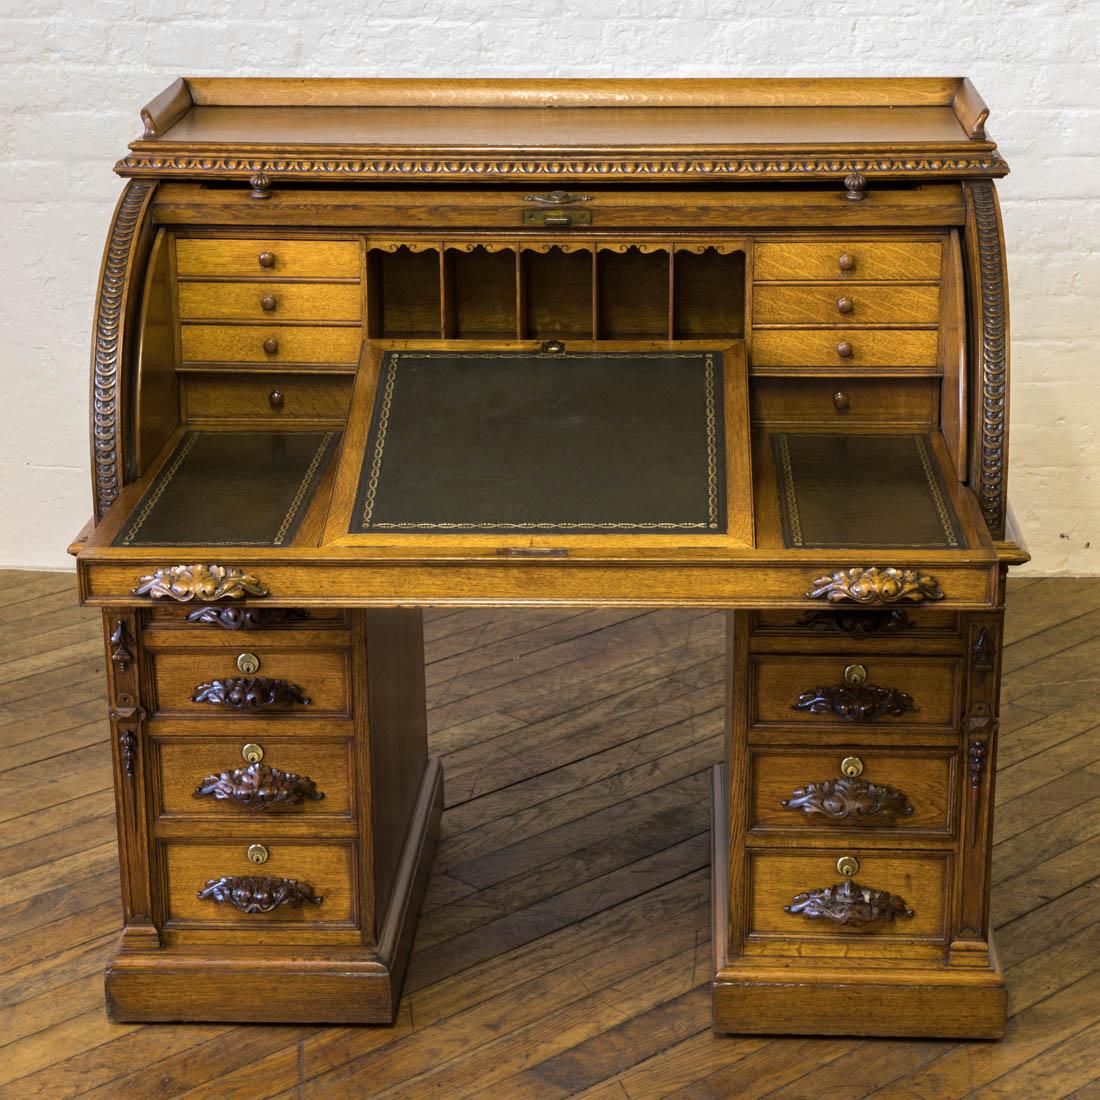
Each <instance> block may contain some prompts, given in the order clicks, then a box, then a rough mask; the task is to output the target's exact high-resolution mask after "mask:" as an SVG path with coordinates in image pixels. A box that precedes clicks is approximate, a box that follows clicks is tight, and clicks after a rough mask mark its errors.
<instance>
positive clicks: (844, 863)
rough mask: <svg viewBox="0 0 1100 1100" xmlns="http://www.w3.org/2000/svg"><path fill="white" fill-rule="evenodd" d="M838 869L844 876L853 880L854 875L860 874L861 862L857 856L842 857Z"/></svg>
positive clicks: (837, 864)
mask: <svg viewBox="0 0 1100 1100" xmlns="http://www.w3.org/2000/svg"><path fill="white" fill-rule="evenodd" d="M836 869H837V870H838V871H839V872H840V873H841V874H842V875H845V876H847V877H848V878H851V877H852V875H857V874H859V860H858V859H856V857H855V856H841V857H840V859H838V860H837V861H836Z"/></svg>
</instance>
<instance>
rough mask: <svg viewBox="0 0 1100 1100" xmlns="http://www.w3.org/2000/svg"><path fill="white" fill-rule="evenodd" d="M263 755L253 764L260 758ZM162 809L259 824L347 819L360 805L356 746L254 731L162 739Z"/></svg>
mask: <svg viewBox="0 0 1100 1100" xmlns="http://www.w3.org/2000/svg"><path fill="white" fill-rule="evenodd" d="M255 757H258V759H256V760H255V762H253V759H252V758H255ZM157 766H158V773H159V786H160V812H161V813H162V814H166V815H185V816H201V817H213V818H215V819H224V820H226V821H229V820H232V821H234V822H238V823H239V822H241V821H253V822H256V823H257V825H258V827H260V828H262V827H263V824H264V822H266V821H270V820H271V819H272V818H274V817H288V816H289V817H298V816H301V815H305V816H309V817H346V816H347V815H349V814H350V813H351V809H352V794H351V790H352V784H351V760H350V743H349V742H348V741H342V740H332V739H320V738H315V739H309V738H304V737H294V738H281V737H272V736H270V735H266V734H260V733H257V734H255V735H254V738H253V735H251V734H249V731H248V729H247V728H245V729H242V730H241V731H240V732H236V731H233V732H231V733H230V734H229V735H228V736H219V737H217V738H211V739H210V740H207V739H201V740H200V739H198V738H192V737H187V738H182V737H181V738H178V739H171V740H169V739H164V740H161V741H159V742H158V744H157Z"/></svg>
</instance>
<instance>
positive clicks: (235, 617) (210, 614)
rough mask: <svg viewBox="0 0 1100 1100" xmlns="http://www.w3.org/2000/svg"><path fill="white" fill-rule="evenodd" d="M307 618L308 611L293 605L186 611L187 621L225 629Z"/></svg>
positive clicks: (255, 627)
mask: <svg viewBox="0 0 1100 1100" xmlns="http://www.w3.org/2000/svg"><path fill="white" fill-rule="evenodd" d="M308 618H309V612H308V611H299V610H297V609H295V608H293V607H200V608H199V609H198V610H197V611H189V612H188V613H187V621H188V622H189V623H209V624H211V625H214V626H220V627H222V628H223V629H225V630H262V629H263V628H264V627H268V626H279V625H281V624H283V623H296V622H304V621H305V620H306V619H308Z"/></svg>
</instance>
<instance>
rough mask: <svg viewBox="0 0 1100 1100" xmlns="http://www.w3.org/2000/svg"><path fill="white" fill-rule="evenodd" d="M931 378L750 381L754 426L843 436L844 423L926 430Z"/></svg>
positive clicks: (931, 413) (931, 415) (930, 417)
mask: <svg viewBox="0 0 1100 1100" xmlns="http://www.w3.org/2000/svg"><path fill="white" fill-rule="evenodd" d="M937 387H938V381H937V380H936V379H934V378H853V377H850V376H848V377H843V376H841V377H831V378H798V379H793V378H754V379H753V380H752V383H751V386H750V391H749V392H750V402H751V410H752V419H753V422H754V423H756V424H768V425H775V426H779V425H788V424H789V425H805V426H810V425H813V426H814V427H823V428H826V427H827V428H833V429H835V430H836V431H843V430H844V428H845V426H846V425H849V424H865V425H872V424H882V425H888V426H891V427H894V426H901V425H912V426H915V427H922V426H927V425H930V424H932V423H933V421H934V419H935V408H936V389H937Z"/></svg>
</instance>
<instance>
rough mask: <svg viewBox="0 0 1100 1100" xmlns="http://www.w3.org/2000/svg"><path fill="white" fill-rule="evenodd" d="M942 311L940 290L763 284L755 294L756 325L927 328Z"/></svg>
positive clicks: (930, 287)
mask: <svg viewBox="0 0 1100 1100" xmlns="http://www.w3.org/2000/svg"><path fill="white" fill-rule="evenodd" d="M939 312H940V288H939V287H938V286H927V285H916V284H915V285H905V284H889V283H887V284H880V285H875V284H873V283H872V284H868V285H864V284H856V283H817V284H814V285H811V286H784V285H780V286H775V285H771V284H768V283H761V284H758V285H757V286H756V287H754V289H753V294H752V318H753V323H754V324H757V325H926V324H935V322H936V321H937V319H938V318H939Z"/></svg>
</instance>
